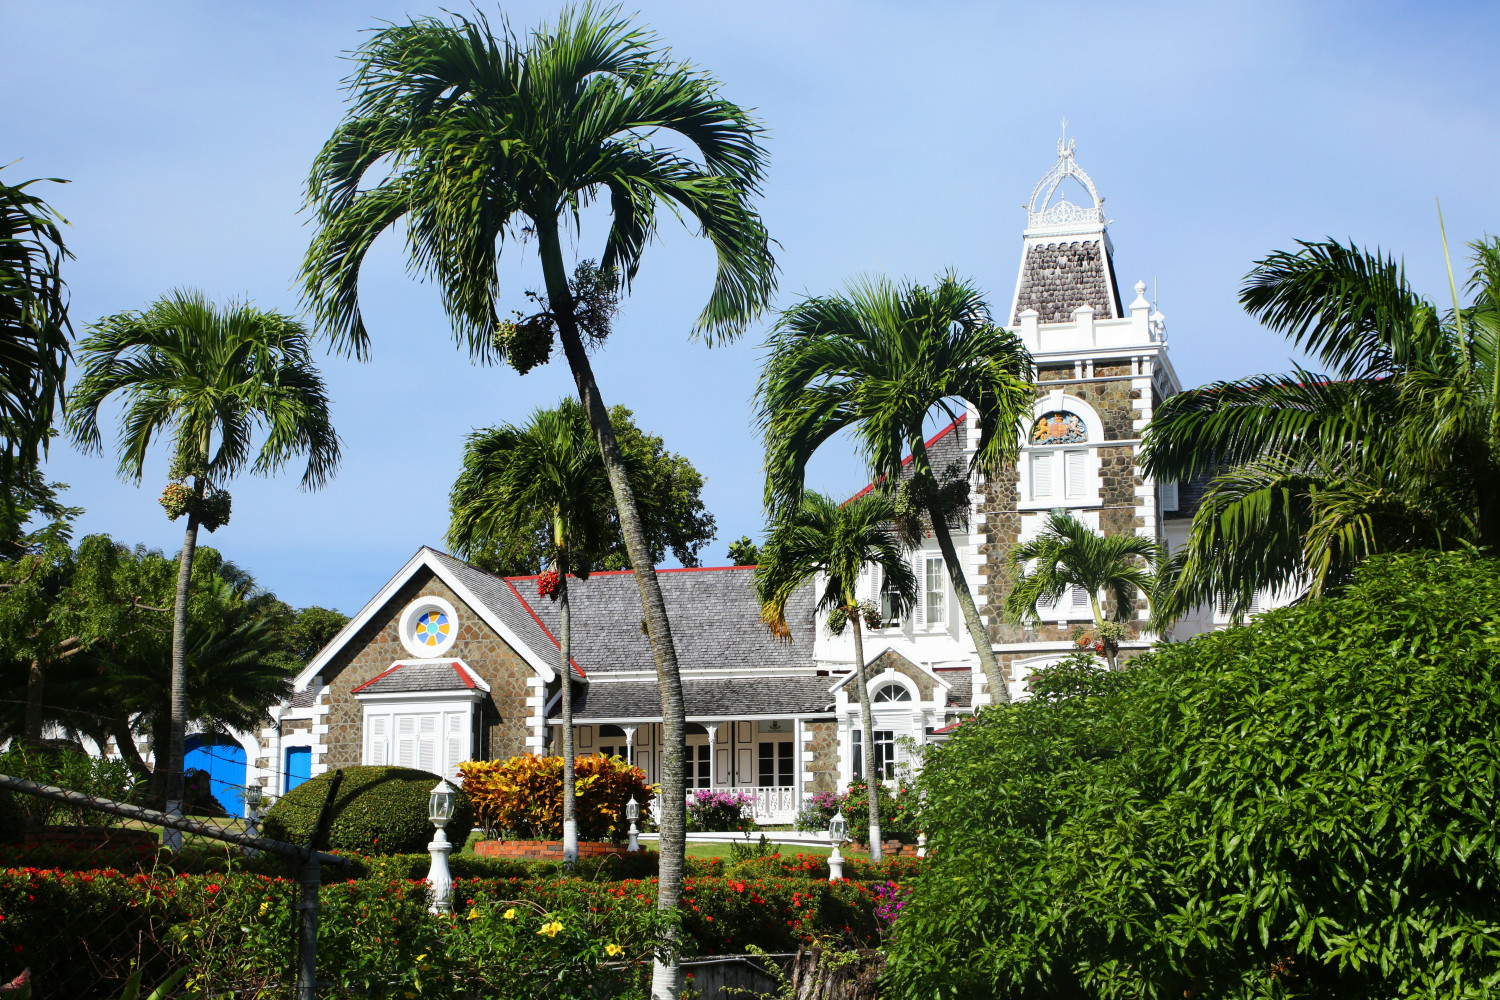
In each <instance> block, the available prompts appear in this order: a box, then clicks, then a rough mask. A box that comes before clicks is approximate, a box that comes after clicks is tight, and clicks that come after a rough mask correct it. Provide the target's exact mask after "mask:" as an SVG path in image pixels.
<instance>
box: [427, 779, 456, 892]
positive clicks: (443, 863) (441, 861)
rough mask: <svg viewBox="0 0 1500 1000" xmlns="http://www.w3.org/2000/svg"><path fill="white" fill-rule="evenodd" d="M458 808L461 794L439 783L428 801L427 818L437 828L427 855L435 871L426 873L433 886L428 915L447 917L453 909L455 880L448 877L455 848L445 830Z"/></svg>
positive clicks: (443, 783) (430, 884)
mask: <svg viewBox="0 0 1500 1000" xmlns="http://www.w3.org/2000/svg"><path fill="white" fill-rule="evenodd" d="M457 804H458V794H457V792H455V791H454V788H453V786H452V785H450V784H448V782H447V780H446V779H445V780H443V781H439V782H438V783H437V787H436V788H434V789H433V790H432V795H431V797H430V798H429V799H428V800H427V818H428V819H430V820H431V821H432V825H433V826H434V827H436V828H437V830H436V832H435V833H433V835H432V843H430V844H428V845H427V852H428V853H429V854H431V855H432V867H431V868H429V869H428V870H427V884H428V885H429V886H431V889H430V890H429V892H430V893H431V896H432V905H431V906H429V907H428V908H427V912H428V913H432V914H439V913H448V912H451V911H452V909H453V876H452V875H450V874H448V852H450V851H452V850H453V845H452V844H450V843H448V834H447V832H446V831H445V830H444V829H443V828H444V827H445V826H447V825H448V821H449V820H450V819H452V818H453V811H454V809H455V807H456V806H457Z"/></svg>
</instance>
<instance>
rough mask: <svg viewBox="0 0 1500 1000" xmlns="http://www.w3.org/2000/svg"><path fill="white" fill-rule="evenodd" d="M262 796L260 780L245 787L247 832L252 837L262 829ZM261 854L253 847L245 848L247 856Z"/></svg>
mask: <svg viewBox="0 0 1500 1000" xmlns="http://www.w3.org/2000/svg"><path fill="white" fill-rule="evenodd" d="M260 796H261V790H260V784H259V783H258V782H257V783H256V784H253V785H247V786H246V787H245V832H246V833H248V834H249V835H250V836H252V837H253V836H255V834H256V833H257V832H258V831H259V829H260ZM259 854H260V852H259V851H257V850H256V849H255V848H253V847H247V848H245V855H246V856H247V857H252V858H253V857H256V856H257V855H259Z"/></svg>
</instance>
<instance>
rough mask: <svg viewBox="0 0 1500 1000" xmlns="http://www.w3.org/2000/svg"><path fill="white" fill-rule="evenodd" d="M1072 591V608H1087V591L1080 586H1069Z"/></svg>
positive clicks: (1077, 609)
mask: <svg viewBox="0 0 1500 1000" xmlns="http://www.w3.org/2000/svg"><path fill="white" fill-rule="evenodd" d="M1069 589H1071V590H1072V591H1073V610H1074V611H1079V610H1089V608H1090V606H1089V592H1088V591H1087V590H1084V589H1083V588H1082V587H1072V588H1069Z"/></svg>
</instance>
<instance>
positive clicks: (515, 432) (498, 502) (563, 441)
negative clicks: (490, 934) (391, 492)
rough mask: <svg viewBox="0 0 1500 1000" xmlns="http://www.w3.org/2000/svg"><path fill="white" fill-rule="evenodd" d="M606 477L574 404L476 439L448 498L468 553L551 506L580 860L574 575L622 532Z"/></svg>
mask: <svg viewBox="0 0 1500 1000" xmlns="http://www.w3.org/2000/svg"><path fill="white" fill-rule="evenodd" d="M608 496H609V475H608V474H607V473H606V472H605V469H604V461H603V459H601V458H600V457H599V446H598V443H597V442H596V441H595V439H594V435H593V432H592V430H591V429H590V428H589V420H588V415H587V414H586V413H584V411H583V407H582V406H580V405H579V404H578V403H577V402H575V401H573V400H566V399H565V400H563V401H562V402H560V403H559V404H558V405H557V406H556V408H554V409H551V410H547V409H539V410H537V411H536V412H534V413H533V414H532V415H531V419H530V420H529V421H528V422H527V423H526V424H525V425H524V426H521V427H516V426H513V425H511V424H505V425H502V426H500V427H492V428H490V429H488V430H483V431H478V432H476V433H474V434H471V435H469V440H468V443H467V444H466V445H465V447H464V464H463V471H462V472H460V473H459V476H458V481H457V482H455V483H454V484H453V492H452V494H451V496H450V499H449V507H450V510H451V512H452V522H451V523H450V524H449V527H448V543H449V544H450V545H451V546H453V549H454V551H455V552H457V553H458V554H459V555H461V556H463V557H465V558H468V556H469V555H470V553H472V552H473V551H475V550H477V549H481V548H483V547H484V544H485V542H486V541H488V540H489V539H491V538H493V537H495V536H497V535H507V534H515V533H517V532H520V531H524V530H525V529H526V528H527V527H528V526H529V525H531V524H532V523H534V520H535V518H536V514H537V512H538V511H543V512H545V516H546V521H547V526H548V529H549V536H550V537H549V538H548V543H549V544H548V557H549V558H548V562H549V563H550V564H551V574H550V575H548V576H544V577H543V581H544V583H543V587H544V588H548V589H550V593H548V595H547V596H550V597H551V598H552V599H554V600H556V601H557V608H558V621H559V625H558V630H557V645H558V649H557V653H558V664H559V665H558V670H557V676H558V679H559V686H560V688H561V694H562V756H563V783H562V814H563V860H564V862H565V863H566V864H567V865H569V866H570V867H571V866H572V865H573V864H574V863H575V862H576V861H577V860H578V820H577V809H576V803H575V798H576V787H575V786H576V782H574V781H573V780H572V775H573V771H574V760H575V755H574V747H573V685H572V683H571V681H572V662H573V661H572V640H571V635H572V611H571V606H570V603H569V598H568V577H569V575H572V576H576V577H578V578H579V579H581V580H586V579H588V575H589V569H590V567H592V566H593V565H594V563H595V561H596V560H597V559H598V557H599V554H600V552H601V551H602V550H603V549H604V548H606V547H607V546H608V544H609V542H610V540H611V536H612V535H614V534H615V532H614V531H613V530H612V528H613V525H612V524H611V518H610V517H609V512H608V511H607V510H606V509H605V508H604V503H607V498H608Z"/></svg>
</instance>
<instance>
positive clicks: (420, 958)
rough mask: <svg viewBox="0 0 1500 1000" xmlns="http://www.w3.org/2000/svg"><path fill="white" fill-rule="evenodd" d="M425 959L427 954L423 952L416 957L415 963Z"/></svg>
mask: <svg viewBox="0 0 1500 1000" xmlns="http://www.w3.org/2000/svg"><path fill="white" fill-rule="evenodd" d="M426 957H427V953H426V952H423V953H422V954H420V955H418V956H417V961H418V962H420V961H422V959H424V958H426Z"/></svg>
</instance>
